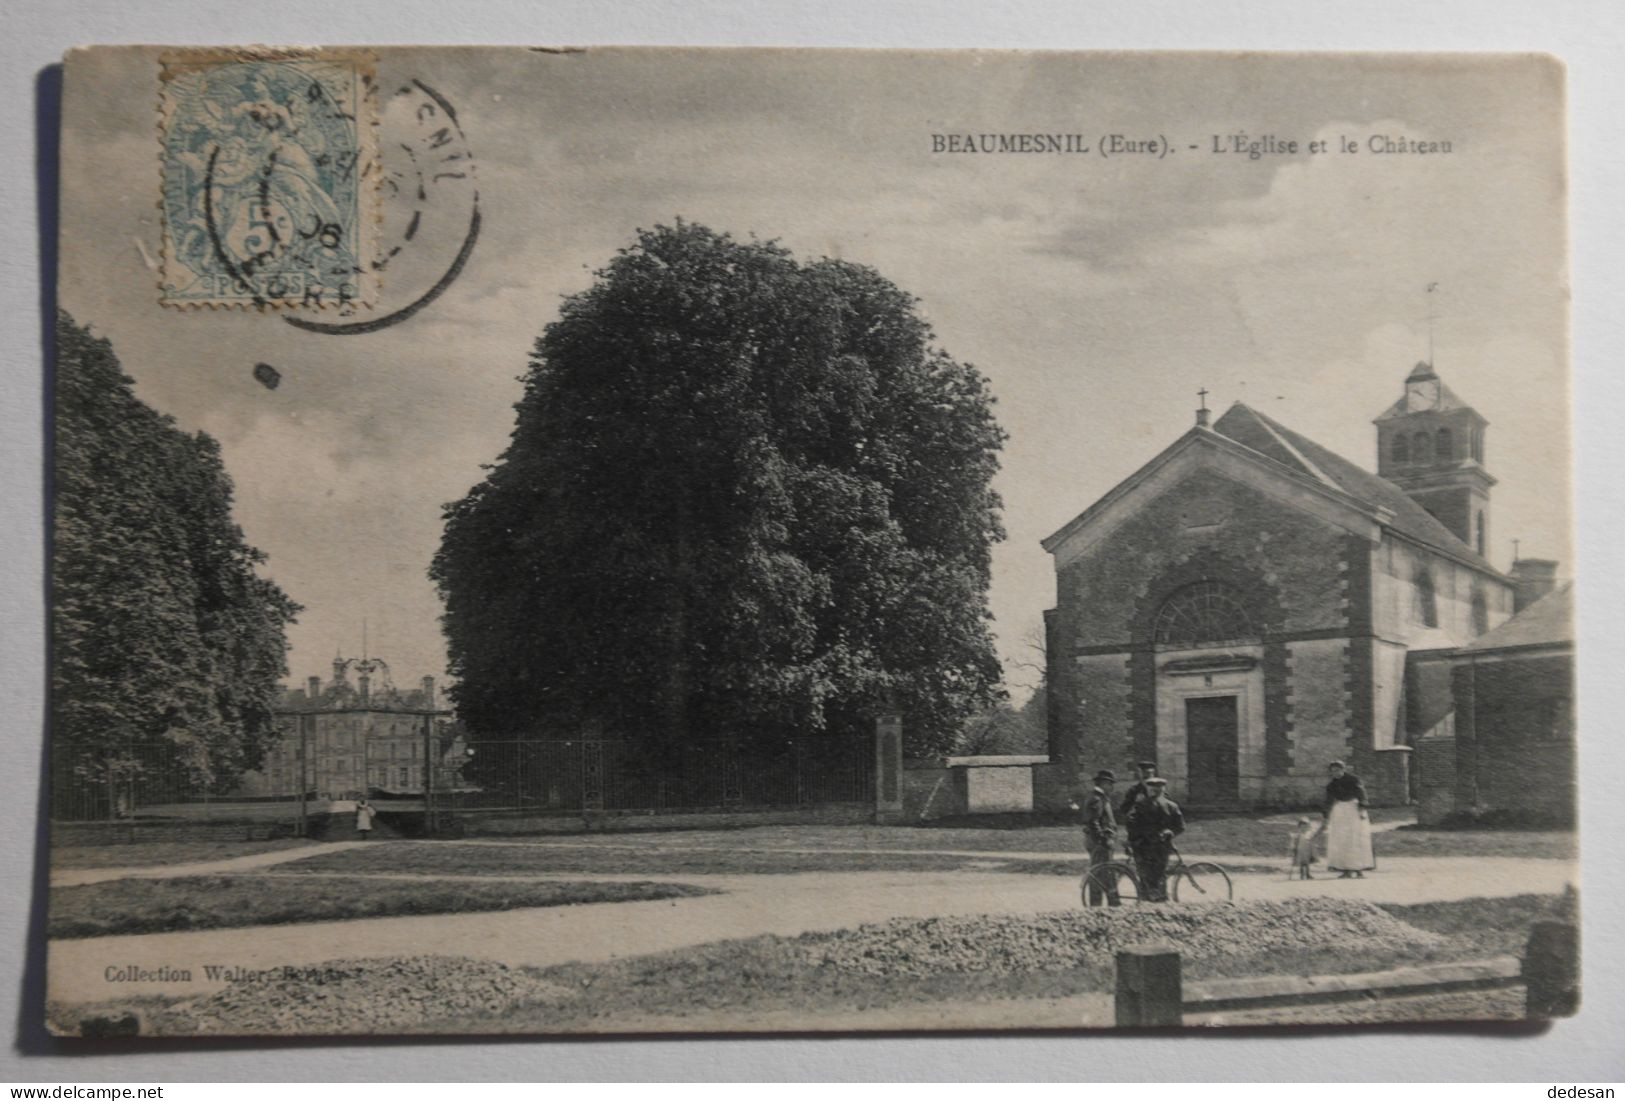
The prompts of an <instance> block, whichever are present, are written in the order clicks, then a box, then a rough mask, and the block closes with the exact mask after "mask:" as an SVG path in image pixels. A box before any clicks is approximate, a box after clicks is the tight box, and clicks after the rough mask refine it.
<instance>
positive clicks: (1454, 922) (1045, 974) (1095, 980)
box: [431, 895, 1570, 1032]
mask: <svg viewBox="0 0 1625 1101" xmlns="http://www.w3.org/2000/svg"><path fill="white" fill-rule="evenodd" d="M1383 909H1385V910H1387V911H1389V912H1390V913H1391V914H1393V915H1394V916H1395V917H1397V918H1399V919H1400V920H1401V921H1405V922H1407V923H1410V924H1413V925H1416V926H1418V927H1421V928H1425V929H1428V930H1430V931H1432V932H1437V933H1440V934H1442V935H1444V936H1445V937H1446V940H1445V941H1444V942H1442V943H1440V944H1437V945H1429V946H1427V947H1416V948H1410V949H1400V950H1396V949H1394V948H1393V947H1392V946H1382V947H1371V946H1367V945H1364V944H1362V943H1359V942H1357V941H1356V942H1353V943H1344V944H1328V945H1326V946H1324V947H1321V948H1316V949H1312V950H1298V951H1292V952H1280V951H1276V952H1270V953H1267V954H1257V955H1231V956H1216V957H1210V958H1206V959H1195V960H1189V961H1186V963H1185V966H1184V977H1185V979H1186V980H1187V981H1199V980H1204V979H1220V978H1237V977H1244V976H1253V975H1279V974H1292V975H1311V974H1340V973H1341V974H1347V973H1354V972H1362V971H1382V970H1387V969H1389V968H1394V967H1401V966H1405V965H1408V964H1425V963H1442V962H1450V961H1459V960H1477V959H1483V958H1487V957H1491V956H1498V955H1513V954H1517V953H1519V952H1520V951H1521V950H1522V948H1523V945H1524V942H1525V940H1526V939H1527V938H1528V935H1529V926H1530V925H1531V924H1532V923H1533V922H1534V921H1536V920H1539V919H1540V918H1543V917H1548V916H1557V915H1564V914H1568V913H1570V911H1569V910H1568V909H1567V903H1566V902H1565V900H1564V899H1563V898H1562V896H1558V895H1522V896H1517V897H1515V898H1505V899H1466V900H1463V901H1459V902H1448V903H1429V904H1426V905H1422V906H1397V905H1395V906H1384V907H1383ZM531 973H532V974H533V975H534V976H535V977H536V978H537V979H538V980H539V981H540V982H541V983H544V984H546V987H547V988H548V989H550V990H558V989H569V990H572V991H576V992H578V993H574V994H573V995H572V996H570V997H569V998H567V999H560V998H557V997H551V996H550V997H548V998H545V999H542V1000H538V1001H537V1002H535V1003H531V1004H525V1005H521V1006H519V1007H517V1008H516V1009H509V1010H506V1011H505V1012H504V1013H503V1014H502V1016H501V1018H500V1019H495V1018H492V1019H485V1020H470V1019H467V1018H462V1019H458V1020H448V1021H443V1022H438V1023H436V1024H435V1025H434V1026H433V1028H432V1029H431V1030H434V1031H442V1030H443V1031H447V1032H483V1031H503V1032H545V1031H557V1030H567V1029H596V1030H607V1029H612V1028H613V1026H614V1022H615V1020H616V1018H617V1017H620V1016H624V1015H625V1014H626V1013H627V1012H629V1011H630V1010H632V1008H633V1007H635V1008H636V1012H637V1013H638V1014H639V1016H643V1017H668V1018H677V1019H680V1018H683V1017H694V1018H696V1019H703V1018H704V1017H705V1016H707V1015H708V1014H712V1013H719V1012H726V1013H748V1012H773V1011H779V1010H794V1011H797V1012H800V1013H803V1014H805V1015H806V1016H807V1017H813V1016H817V1015H820V1014H836V1013H852V1012H861V1011H863V1010H865V1009H879V1008H884V1007H889V1006H898V1005H908V1004H919V1003H932V1002H954V1001H977V1000H986V999H1042V998H1064V997H1070V996H1075V995H1079V994H1091V993H1105V992H1108V991H1110V990H1111V989H1112V984H1113V982H1114V978H1115V976H1114V965H1113V962H1112V961H1111V960H1110V959H1100V960H1096V961H1091V962H1090V963H1089V964H1087V965H1084V966H1080V967H1074V968H1071V969H1068V970H1062V971H1041V972H1027V973H1019V974H994V973H985V972H983V973H978V972H957V973H943V974H935V975H930V976H926V977H906V976H876V975H866V974H854V973H851V972H844V971H838V970H833V969H824V968H808V967H806V966H805V965H804V955H803V953H802V952H801V951H800V950H798V945H797V940H796V938H788V937H774V936H763V937H753V938H750V939H748V940H736V941H719V942H717V943H714V944H706V945H700V946H697V947H694V948H686V949H680V950H677V951H673V952H663V953H659V954H657V955H649V956H637V957H632V958H630V959H625V960H615V961H612V962H610V963H598V964H591V965H588V964H566V965H563V966H559V967H550V968H545V969H534V970H532V971H531Z"/></svg>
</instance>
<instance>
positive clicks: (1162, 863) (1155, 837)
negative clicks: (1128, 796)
mask: <svg viewBox="0 0 1625 1101" xmlns="http://www.w3.org/2000/svg"><path fill="white" fill-rule="evenodd" d="M1142 783H1144V784H1145V786H1146V793H1145V798H1143V799H1141V800H1140V801H1139V802H1137V803H1135V804H1134V806H1133V807H1132V808H1130V810H1129V812H1128V845H1129V851H1130V852H1132V853H1133V854H1134V865H1135V867H1136V868H1137V869H1138V871H1139V873H1140V897H1141V898H1142V899H1144V900H1145V901H1146V902H1167V901H1168V854H1169V853H1170V852H1171V851H1172V850H1173V846H1174V838H1175V837H1177V836H1178V835H1179V834H1181V833H1184V832H1185V815H1184V814H1183V813H1182V812H1181V811H1180V809H1179V804H1178V803H1176V802H1174V801H1173V800H1172V799H1170V798H1168V796H1167V794H1166V791H1167V787H1168V781H1167V780H1165V779H1163V778H1162V777H1161V776H1148V777H1146V778H1145V779H1144V780H1143V781H1142Z"/></svg>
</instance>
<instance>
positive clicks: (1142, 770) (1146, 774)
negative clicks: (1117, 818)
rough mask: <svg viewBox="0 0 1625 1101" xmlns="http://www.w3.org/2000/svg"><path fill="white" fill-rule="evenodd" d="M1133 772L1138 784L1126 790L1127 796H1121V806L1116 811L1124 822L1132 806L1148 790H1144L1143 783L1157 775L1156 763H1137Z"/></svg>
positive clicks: (1143, 796) (1142, 797)
mask: <svg viewBox="0 0 1625 1101" xmlns="http://www.w3.org/2000/svg"><path fill="white" fill-rule="evenodd" d="M1134 771H1135V772H1136V773H1137V774H1138V775H1137V776H1136V777H1135V779H1136V780H1137V781H1138V782H1137V783H1135V785H1134V786H1133V787H1131V788H1129V789H1128V794H1127V795H1125V796H1123V805H1122V808H1121V809H1120V810H1119V811H1118V813H1119V814H1121V815H1122V816H1123V821H1125V822H1126V821H1128V812H1129V811H1131V810H1133V809H1134V804H1135V803H1138V802H1139V801H1140V800H1141V799H1144V798H1145V794H1146V792H1147V790H1149V789H1147V788H1146V786H1145V782H1146V781H1147V780H1148V779H1150V778H1151V777H1153V776H1155V775H1156V774H1157V762H1155V761H1139V762H1137V763H1136V764H1135V766H1134Z"/></svg>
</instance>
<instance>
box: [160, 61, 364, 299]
mask: <svg viewBox="0 0 1625 1101" xmlns="http://www.w3.org/2000/svg"><path fill="white" fill-rule="evenodd" d="M160 83H161V87H162V92H161V96H160V106H159V140H160V143H161V157H162V163H163V194H162V198H161V200H160V207H161V210H162V221H163V252H164V260H163V267H162V275H161V280H160V300H161V301H162V302H163V303H164V304H165V305H169V306H180V307H188V306H208V307H241V308H248V309H294V310H300V309H303V310H310V309H323V308H342V307H347V306H348V307H354V306H370V305H371V304H372V302H373V293H374V288H375V286H376V265H375V264H374V263H373V260H374V249H375V245H374V238H375V236H376V232H377V225H378V219H379V211H378V188H377V171H376V165H377V157H376V152H375V147H376V136H375V118H374V116H375V114H376V105H375V103H376V100H375V96H374V95H373V89H374V84H375V76H374V60H373V57H372V56H371V55H370V54H368V53H366V52H364V51H352V50H330V49H319V50H308V49H287V50H284V49H261V48H249V49H234V50H229V51H204V50H197V51H177V52H173V53H167V54H165V55H164V56H163V57H162V58H161V59H160Z"/></svg>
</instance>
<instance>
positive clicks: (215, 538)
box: [52, 315, 299, 789]
mask: <svg viewBox="0 0 1625 1101" xmlns="http://www.w3.org/2000/svg"><path fill="white" fill-rule="evenodd" d="M55 426H56V465H55V493H54V496H55V503H56V515H55V520H56V523H55V530H54V556H53V561H52V595H53V609H52V644H53V649H54V652H53V663H52V704H53V713H54V719H55V733H54V737H55V739H56V746H57V748H56V750H55V752H58V753H62V754H64V755H65V759H72V758H82V759H84V760H87V761H89V760H98V759H106V758H108V757H109V756H112V757H119V756H124V757H128V758H130V759H134V760H140V761H142V762H145V763H148V764H152V763H158V764H163V763H166V762H172V763H175V764H178V765H180V766H183V768H184V769H185V773H184V774H185V775H187V776H189V777H190V778H191V779H192V780H193V781H194V782H196V783H199V784H207V785H210V786H213V787H215V788H217V789H218V788H221V787H224V786H227V785H229V784H230V783H231V782H233V781H234V780H235V779H236V778H237V777H238V776H239V775H240V774H241V773H242V771H243V770H244V769H245V768H251V767H255V766H257V765H258V764H259V763H260V760H261V757H262V755H263V751H264V748H265V746H266V745H267V744H268V741H269V739H270V738H271V736H272V731H273V716H272V711H271V708H272V705H273V703H274V701H275V698H276V693H277V682H278V680H279V679H280V678H281V677H282V676H283V674H284V673H286V671H287V656H286V655H287V647H286V643H285V640H284V633H283V632H284V628H285V626H286V625H287V624H288V623H290V622H292V620H293V618H294V616H295V615H296V614H297V612H298V611H299V609H298V606H297V605H295V604H294V603H293V602H292V601H290V600H289V599H288V598H287V596H285V595H284V594H283V593H282V591H281V590H280V589H279V588H278V587H277V586H276V585H275V584H273V583H272V582H270V581H268V580H266V579H265V578H263V577H261V576H259V574H258V572H257V570H256V567H257V566H258V565H259V564H260V563H261V562H262V561H264V555H263V554H262V553H261V552H260V551H258V550H256V549H254V548H253V547H251V546H248V545H247V544H246V543H245V542H244V540H243V534H242V531H241V530H240V529H239V528H238V527H237V525H236V524H235V523H234V522H233V521H232V518H231V502H232V486H231V480H230V478H229V477H228V476H227V474H226V472H225V469H224V467H223V466H222V465H221V461H220V449H219V446H218V445H217V444H216V443H215V441H214V440H213V439H212V438H210V437H209V436H207V435H205V434H203V433H201V432H200V433H197V434H188V433H186V432H183V431H181V430H180V429H178V428H176V427H175V425H174V423H173V421H172V420H171V419H170V418H168V417H165V416H162V415H160V414H159V413H157V412H156V411H154V410H153V409H152V408H151V407H149V406H148V405H146V404H145V403H144V402H142V401H141V400H140V399H139V398H137V397H136V396H135V392H134V390H133V388H132V383H131V380H130V379H129V378H128V377H126V376H125V375H124V373H123V371H122V370H121V369H120V366H119V362H118V359H117V357H116V356H115V355H114V353H113V348H112V346H111V344H109V343H108V342H107V341H106V340H102V339H98V338H96V337H93V336H92V335H91V334H90V332H89V331H88V330H87V329H85V328H82V327H80V326H79V325H76V324H75V323H74V322H73V320H72V319H71V318H69V317H67V316H66V315H62V316H59V318H58V321H57V377H56V421H55Z"/></svg>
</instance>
